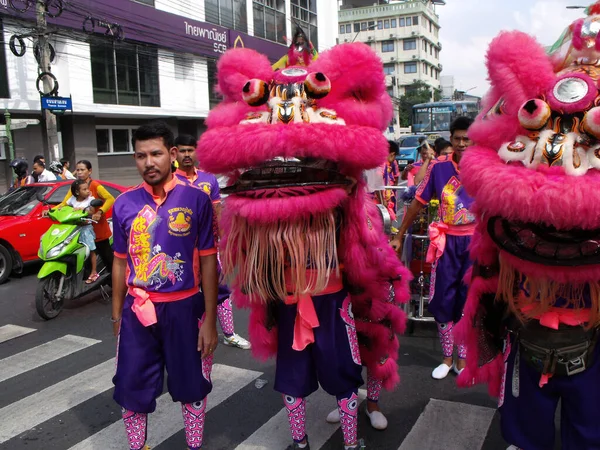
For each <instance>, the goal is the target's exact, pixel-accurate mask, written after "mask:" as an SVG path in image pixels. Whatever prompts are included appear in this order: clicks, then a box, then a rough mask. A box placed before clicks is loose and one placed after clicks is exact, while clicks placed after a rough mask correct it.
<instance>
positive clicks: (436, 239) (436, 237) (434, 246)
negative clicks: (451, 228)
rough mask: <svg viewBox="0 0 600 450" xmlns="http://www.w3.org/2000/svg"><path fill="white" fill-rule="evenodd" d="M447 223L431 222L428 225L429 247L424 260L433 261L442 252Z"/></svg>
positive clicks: (438, 257)
mask: <svg viewBox="0 0 600 450" xmlns="http://www.w3.org/2000/svg"><path fill="white" fill-rule="evenodd" d="M447 231H448V225H446V224H445V223H443V222H432V223H431V224H430V225H429V248H428V249H427V258H426V262H428V263H434V262H435V261H437V260H438V259H440V257H441V256H442V255H443V254H444V249H445V248H446V233H447Z"/></svg>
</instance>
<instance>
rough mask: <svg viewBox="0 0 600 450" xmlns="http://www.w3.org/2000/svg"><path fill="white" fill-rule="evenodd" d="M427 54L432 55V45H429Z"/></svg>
mask: <svg viewBox="0 0 600 450" xmlns="http://www.w3.org/2000/svg"><path fill="white" fill-rule="evenodd" d="M429 54H430V55H431V56H433V45H431V44H430V45H429Z"/></svg>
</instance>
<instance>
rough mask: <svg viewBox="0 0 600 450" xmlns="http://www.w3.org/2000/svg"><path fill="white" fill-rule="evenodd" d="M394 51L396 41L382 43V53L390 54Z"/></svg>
mask: <svg viewBox="0 0 600 450" xmlns="http://www.w3.org/2000/svg"><path fill="white" fill-rule="evenodd" d="M393 51H394V41H383V42H382V43H381V53H389V52H393Z"/></svg>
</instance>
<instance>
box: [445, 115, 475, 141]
mask: <svg viewBox="0 0 600 450" xmlns="http://www.w3.org/2000/svg"><path fill="white" fill-rule="evenodd" d="M472 124H473V119H471V118H470V117H467V116H460V117H457V118H456V119H454V121H453V122H452V124H451V125H450V136H453V135H454V132H455V131H467V130H468V129H469V127H470V126H471V125H472Z"/></svg>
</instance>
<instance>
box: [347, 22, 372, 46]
mask: <svg viewBox="0 0 600 450" xmlns="http://www.w3.org/2000/svg"><path fill="white" fill-rule="evenodd" d="M375 28H377V24H373V25H371V26H370V27H367V28H366V29H365V30H358V32H357V33H356V34H355V35H354V39H352V42H354V41H355V40H356V38H357V37H358V35H359V34H360V33H362V32H363V31H371V30H374V29H375Z"/></svg>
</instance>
